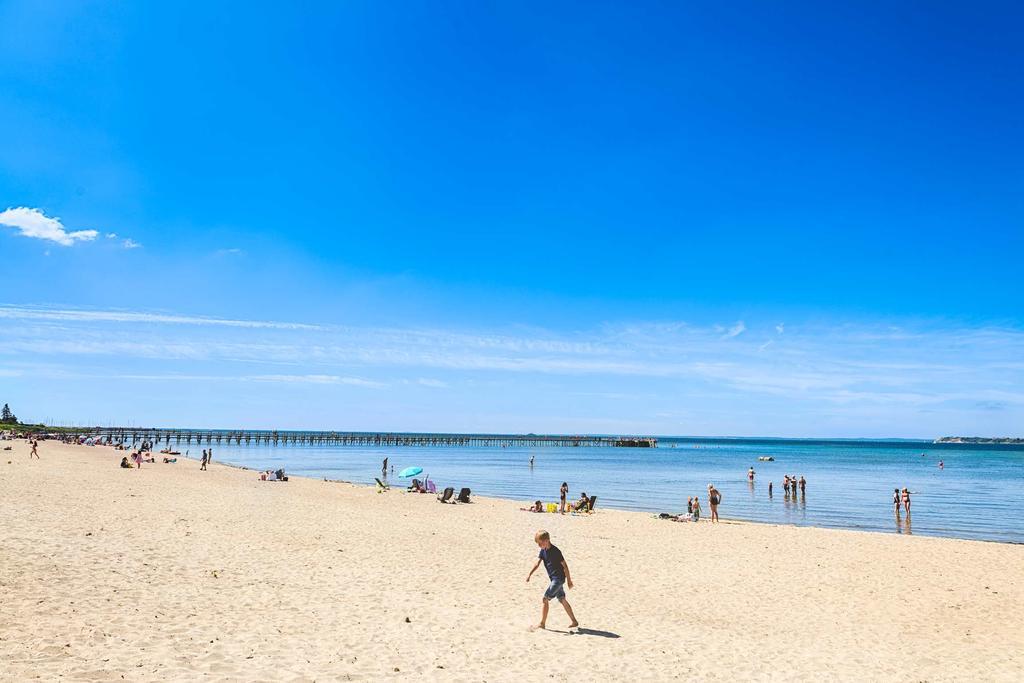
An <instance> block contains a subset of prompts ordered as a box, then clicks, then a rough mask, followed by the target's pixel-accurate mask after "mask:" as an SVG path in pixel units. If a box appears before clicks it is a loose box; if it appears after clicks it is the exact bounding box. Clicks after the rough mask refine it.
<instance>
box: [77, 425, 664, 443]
mask: <svg viewBox="0 0 1024 683" xmlns="http://www.w3.org/2000/svg"><path fill="white" fill-rule="evenodd" d="M80 433H81V435H82V436H91V437H94V438H95V437H98V438H100V439H103V440H110V441H113V442H117V443H127V444H131V443H139V442H142V441H148V442H150V443H153V444H161V443H166V444H170V443H176V444H182V443H183V444H196V445H199V444H209V445H212V444H235V445H239V446H240V445H242V444H246V445H274V446H278V445H288V444H304V445H325V446H326V445H330V446H476V447H520V448H544V447H573V448H578V447H585V446H605V447H609V446H610V447H618V448H655V447H657V445H658V440H657V439H655V438H653V437H649V436H567V435H537V434H401V433H387V432H321V431H315V432H306V431H267V430H244V429H243V430H220V429H212V430H211V429H167V428H160V427H152V428H141V427H94V428H91V429H83V430H82V431H81V432H80Z"/></svg>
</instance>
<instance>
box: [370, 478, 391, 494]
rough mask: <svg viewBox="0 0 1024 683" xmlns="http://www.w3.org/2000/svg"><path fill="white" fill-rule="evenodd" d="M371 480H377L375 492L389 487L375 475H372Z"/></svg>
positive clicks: (380, 491) (383, 490) (382, 491)
mask: <svg viewBox="0 0 1024 683" xmlns="http://www.w3.org/2000/svg"><path fill="white" fill-rule="evenodd" d="M373 480H374V481H375V482H377V493H384V492H385V491H387V490H389V489H390V488H391V487H390V486H388V485H387V484H385V483H384V482H382V481H381V480H380V479H378V478H377V477H374V478H373Z"/></svg>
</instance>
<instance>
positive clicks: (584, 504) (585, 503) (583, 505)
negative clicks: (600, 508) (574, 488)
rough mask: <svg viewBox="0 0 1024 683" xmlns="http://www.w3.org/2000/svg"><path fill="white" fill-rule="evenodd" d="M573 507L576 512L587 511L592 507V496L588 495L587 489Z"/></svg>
mask: <svg viewBox="0 0 1024 683" xmlns="http://www.w3.org/2000/svg"><path fill="white" fill-rule="evenodd" d="M572 509H573V510H575V511H576V512H586V511H587V510H589V509H590V498H588V497H587V492H586V491H584V492H582V493H581V494H580V499H579V500H577V501H576V502H575V503H573V506H572Z"/></svg>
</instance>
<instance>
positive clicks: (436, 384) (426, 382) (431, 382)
mask: <svg viewBox="0 0 1024 683" xmlns="http://www.w3.org/2000/svg"><path fill="white" fill-rule="evenodd" d="M417 382H418V383H419V384H421V385H422V386H425V387H433V388H434V389H447V388H448V383H447V382H442V381H441V380H439V379H429V378H426V377H420V378H419V379H418V380H417Z"/></svg>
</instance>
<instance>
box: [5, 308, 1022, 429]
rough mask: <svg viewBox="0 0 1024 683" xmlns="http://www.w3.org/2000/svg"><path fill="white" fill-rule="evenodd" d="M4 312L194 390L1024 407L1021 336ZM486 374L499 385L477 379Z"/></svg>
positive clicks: (19, 343) (53, 352)
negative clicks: (448, 326) (281, 387)
mask: <svg viewBox="0 0 1024 683" xmlns="http://www.w3.org/2000/svg"><path fill="white" fill-rule="evenodd" d="M3 319H6V320H8V321H18V322H19V324H0V359H2V358H4V357H5V356H6V357H9V358H14V359H16V360H17V359H21V360H25V359H30V360H32V361H34V362H39V361H46V362H58V361H57V360H56V359H59V358H61V357H79V359H78V360H75V361H73V362H75V363H81V362H83V361H82V360H81V359H84V358H88V359H92V360H89V361H84V362H88V363H93V362H95V363H100V364H104V363H106V364H110V363H113V362H114V361H113V360H105V359H116V363H117V366H118V369H120V368H121V367H123V366H124V365H125V364H126V363H137V364H139V365H140V366H143V367H145V366H146V365H148V366H149V367H157V366H155V365H153V364H154V363H157V362H158V363H159V366H158V367H159V369H160V370H161V372H164V371H170V372H172V373H174V372H177V373H180V375H181V376H182V377H185V376H188V377H193V376H194V377H195V378H196V379H195V380H194V381H196V382H203V381H207V380H210V379H212V378H210V377H206V378H205V379H204V378H203V375H202V374H201V373H196V372H195V371H194V369H195V368H205V369H208V368H210V367H216V368H217V370H216V372H217V373H222V372H223V373H226V375H225V379H234V380H238V381H246V382H257V383H259V382H262V383H267V382H274V383H279V384H307V385H339V386H350V387H364V388H382V387H384V386H398V385H406V386H408V385H413V384H417V385H420V386H424V387H434V388H447V389H449V390H450V391H449V392H445V394H446V395H447V394H453V395H454V394H455V393H456V392H460V391H482V392H486V391H491V392H498V393H500V392H501V390H498V389H495V388H494V387H499V386H505V387H507V386H508V384H509V383H508V378H509V377H510V376H511V375H512V374H515V376H516V378H517V379H516V383H518V384H520V385H524V386H525V385H527V384H530V383H534V384H536V385H537V386H538V389H537V391H538V396H543V395H544V392H545V391H547V389H544V388H543V387H540V383H541V380H542V378H544V379H543V382H550V383H551V386H554V387H560V389H555V390H554V391H556V392H558V391H560V392H561V394H562V396H563V397H565V396H569V395H570V394H572V393H573V392H582V393H588V394H590V395H592V396H598V395H609V396H610V395H611V394H622V395H627V394H628V395H637V396H639V395H642V394H648V395H653V394H657V395H659V396H675V397H677V398H678V400H683V399H682V397H683V396H684V395H685V396H687V397H692V398H691V399H687V400H691V401H695V402H696V403H693V404H692V405H691V404H687V405H680V406H674V405H673V406H663V405H658V406H657V408H659V409H660V410H651V411H650V414H654V413H655V412H665V410H664V408H667V407H671V408H672V409H673V410H677V409H684V410H689V411H697V412H700V411H701V410H702V409H703V408H702V404H703V403H707V402H710V401H730V402H732V403H733V404H735V403H736V402H737V401H742V400H749V401H752V402H755V403H757V402H767V403H758V405H779V406H795V405H799V406H802V407H803V408H802V409H803V410H805V411H810V412H813V411H820V410H823V408H822V406H827V405H831V406H842V407H843V410H844V411H846V410H848V409H850V408H853V407H856V408H857V409H858V410H862V411H863V412H862V414H863V415H872V414H875V415H884V416H885V417H886V419H892V418H893V416H894V415H904V416H910V415H912V414H914V411H922V410H931V409H935V408H942V409H944V410H946V409H948V410H953V409H955V410H958V411H961V413H963V414H965V415H966V414H971V415H988V416H989V418H992V417H994V416H1005V419H1007V420H1010V419H1013V418H1014V416H1015V415H1018V414H1020V411H1021V410H1024V363H1021V362H1020V361H1019V359H1020V358H1024V331H1022V330H1019V329H1013V328H999V327H974V328H972V327H956V326H951V325H949V324H942V323H927V322H917V323H913V324H904V325H890V324H885V323H877V324H858V325H854V324H835V323H821V324H819V325H816V326H810V325H808V324H804V323H802V324H800V325H799V333H798V334H789V335H785V336H781V335H778V334H776V335H771V337H770V338H769V339H766V338H765V336H763V335H761V336H758V335H756V334H753V333H751V334H743V332H744V331H745V330H746V329H747V328H746V325H745V324H744V323H742V322H737V323H734V324H733V325H731V326H722V325H705V326H700V325H692V324H685V323H670V324H666V323H635V322H634V323H629V324H622V325H616V324H610V323H608V324H604V325H601V326H599V327H598V328H596V329H594V330H585V331H580V332H575V333H561V334H557V333H553V332H550V331H545V330H537V329H531V330H529V331H526V332H523V333H521V334H508V333H498V332H494V331H490V330H483V331H451V330H438V329H429V328H375V327H351V326H350V327H346V326H338V325H318V324H310V323H292V322H278V321H266V320H244V319H223V318H210V317H202V316H191V315H179V314H171V313H159V312H145V311H95V310H79V309H67V308H62V309H56V308H43V307H31V306H13V305H7V306H0V320H3ZM780 326H781V323H780ZM751 327H752V328H753V329H755V330H759V329H762V326H761V325H759V324H752V325H751ZM764 329H767V330H768V331H769V332H770V331H771V330H772V329H773V327H772V325H771V324H766V325H765V326H764ZM775 331H776V332H778V330H775ZM724 340H727V341H724ZM768 349H770V353H769V352H766V351H767V350H768ZM115 374H116V373H115ZM453 380H457V381H453ZM480 380H488V381H492V382H493V384H492V385H490V388H481V385H479V384H476V385H474V384H473V382H474V381H476V382H479V381H480ZM474 387H476V388H474ZM556 395H557V394H556ZM609 400H610V399H609ZM652 400H653V399H652ZM669 400H670V401H671V400H674V399H669ZM652 407H654V406H652ZM871 411H876V412H875V413H872V412H871ZM1000 419H1003V418H1002V417H1000Z"/></svg>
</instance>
